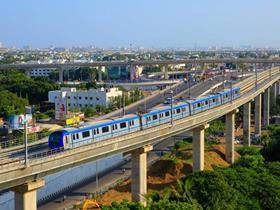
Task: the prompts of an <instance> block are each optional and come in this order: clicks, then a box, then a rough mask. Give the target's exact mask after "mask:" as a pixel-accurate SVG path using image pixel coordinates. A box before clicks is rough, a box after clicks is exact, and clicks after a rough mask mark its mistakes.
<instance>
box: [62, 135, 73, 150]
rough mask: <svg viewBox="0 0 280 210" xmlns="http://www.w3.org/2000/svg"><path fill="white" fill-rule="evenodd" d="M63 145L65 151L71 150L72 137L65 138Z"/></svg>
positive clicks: (66, 136)
mask: <svg viewBox="0 0 280 210" xmlns="http://www.w3.org/2000/svg"><path fill="white" fill-rule="evenodd" d="M63 145H64V149H69V148H71V137H70V135H65V136H63Z"/></svg>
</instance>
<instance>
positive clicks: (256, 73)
mask: <svg viewBox="0 0 280 210" xmlns="http://www.w3.org/2000/svg"><path fill="white" fill-rule="evenodd" d="M253 68H254V70H255V75H256V82H255V88H256V90H257V89H258V71H257V69H256V64H253Z"/></svg>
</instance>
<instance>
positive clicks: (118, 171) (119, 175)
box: [38, 134, 188, 210]
mask: <svg viewBox="0 0 280 210" xmlns="http://www.w3.org/2000/svg"><path fill="white" fill-rule="evenodd" d="M184 136H185V137H187V136H188V135H187V134H186V135H184ZM182 138H183V136H182V135H180V136H178V137H173V138H168V139H166V140H164V141H162V142H160V143H158V144H157V145H155V146H154V150H156V151H157V152H150V153H149V155H148V164H149V166H150V165H151V164H152V163H153V162H154V161H155V160H157V159H158V158H159V157H161V155H162V152H161V151H170V149H171V148H172V147H173V146H174V143H175V141H176V139H182ZM122 169H125V173H123V172H122ZM130 175H131V162H130V158H128V160H127V161H126V162H125V163H124V164H123V165H122V166H119V167H117V168H115V169H113V170H111V171H110V172H108V173H107V174H105V175H103V176H101V177H99V178H98V186H99V187H98V186H97V184H96V181H95V176H94V177H92V181H89V182H88V183H86V184H85V185H84V186H81V187H79V188H78V189H75V190H73V191H72V192H65V194H61V195H60V197H58V198H57V199H55V200H54V201H51V202H48V203H46V204H43V205H42V206H39V207H38V210H49V209H57V210H63V209H65V208H67V207H68V208H69V207H70V206H72V205H74V204H76V203H78V202H80V201H82V200H83V199H85V197H86V196H87V195H89V194H92V193H95V192H97V191H104V190H106V189H108V188H109V187H111V186H113V185H114V184H116V183H117V182H118V180H121V179H125V178H128V177H130ZM64 195H66V199H65V201H64V202H63V196H64Z"/></svg>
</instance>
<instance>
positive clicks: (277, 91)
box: [276, 81, 280, 97]
mask: <svg viewBox="0 0 280 210" xmlns="http://www.w3.org/2000/svg"><path fill="white" fill-rule="evenodd" d="M276 86H277V87H276V96H277V97H278V96H280V82H279V81H278V82H277V83H276Z"/></svg>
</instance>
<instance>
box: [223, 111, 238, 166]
mask: <svg viewBox="0 0 280 210" xmlns="http://www.w3.org/2000/svg"><path fill="white" fill-rule="evenodd" d="M237 111H238V110H236V111H232V112H230V113H228V114H227V115H226V161H227V162H228V163H230V164H233V163H234V139H235V133H234V131H235V113H236V112H237Z"/></svg>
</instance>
